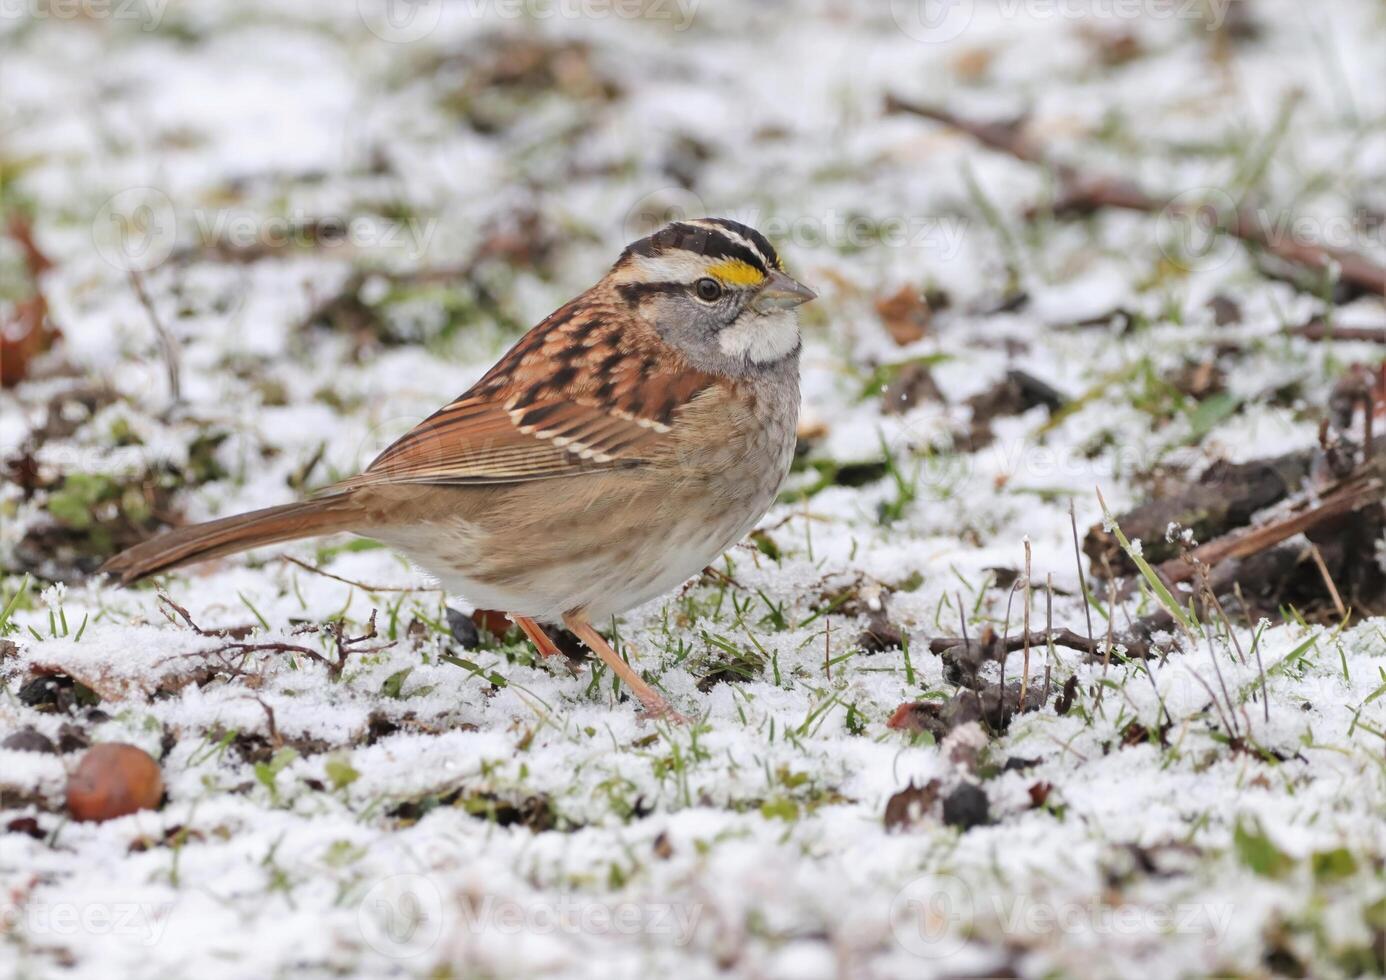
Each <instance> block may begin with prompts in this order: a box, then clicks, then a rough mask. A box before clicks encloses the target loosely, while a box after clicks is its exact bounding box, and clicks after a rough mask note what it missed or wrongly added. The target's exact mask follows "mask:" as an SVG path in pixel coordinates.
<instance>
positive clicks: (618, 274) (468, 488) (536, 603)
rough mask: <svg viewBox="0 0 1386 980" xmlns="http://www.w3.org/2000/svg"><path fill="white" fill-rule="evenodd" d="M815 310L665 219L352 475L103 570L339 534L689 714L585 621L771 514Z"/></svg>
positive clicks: (662, 708)
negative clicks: (408, 564)
mask: <svg viewBox="0 0 1386 980" xmlns="http://www.w3.org/2000/svg"><path fill="white" fill-rule="evenodd" d="M815 298H816V294H815V293H814V291H813V290H812V289H810V288H809V287H808V286H806V285H804V284H803V283H801V282H799V281H798V280H796V279H794V278H792V277H791V276H790V275H789V273H788V272H787V271H786V270H785V267H784V264H783V262H782V261H781V258H780V256H779V254H778V252H777V251H776V250H775V247H774V246H773V245H772V244H771V243H770V241H769V240H768V239H767V238H766V237H765V236H764V235H763V234H761V233H760V232H758V231H756V230H755V229H753V228H751V227H749V226H747V225H745V224H742V223H740V222H738V221H733V220H731V219H728V218H700V219H688V220H680V221H674V222H672V223H670V224H667V225H665V226H664V227H662V228H660V229H659V230H658V231H656V232H654V233H653V234H651V235H649V236H647V237H645V238H642V239H640V240H638V241H636V242H633V243H631V244H630V245H628V246H627V247H626V248H625V249H624V250H623V251H622V252H621V254H620V256H619V258H618V259H617V260H616V262H615V264H614V265H612V266H611V268H610V270H609V271H608V272H607V273H606V275H605V276H603V277H602V278H601V279H600V280H599V281H598V282H597V283H596V284H595V285H594V286H592V287H591V288H590V289H588V290H587V291H586V292H583V293H582V294H580V295H579V296H577V297H576V298H575V299H573V300H571V301H570V302H568V303H567V304H565V305H563V306H562V307H560V308H559V309H558V310H556V311H555V312H553V313H552V314H550V315H549V316H548V317H546V318H545V319H544V320H543V321H541V322H540V323H539V324H538V325H537V326H535V327H533V328H532V329H531V330H530V331H529V332H528V333H526V334H525V335H524V336H523V337H521V339H520V340H519V341H518V342H517V343H516V344H515V346H514V347H513V348H511V349H510V351H509V352H507V353H506V354H505V355H504V356H502V357H501V359H500V360H499V361H497V362H496V364H495V365H494V366H493V367H492V368H491V369H490V370H489V371H487V372H486V374H485V375H483V376H482V378H481V379H480V380H479V381H477V382H476V384H474V385H473V386H472V387H471V388H469V389H468V390H467V391H466V392H464V393H463V394H462V395H460V396H458V397H457V398H456V399H454V400H453V401H451V402H449V403H448V404H447V405H445V406H443V408H441V409H439V410H438V411H437V412H436V413H434V414H433V415H431V416H429V417H428V418H427V419H425V420H423V421H422V422H420V423H419V424H418V425H417V426H415V427H414V428H413V429H411V430H410V431H409V432H407V433H405V435H403V436H402V437H400V438H399V439H398V440H397V441H395V442H394V443H393V444H391V445H390V446H389V447H388V448H386V449H385V450H384V451H383V452H382V453H381V454H380V455H379V456H378V457H376V459H375V460H374V461H373V462H372V463H371V464H370V465H369V466H368V467H366V468H365V469H364V470H363V471H362V472H360V473H359V474H357V475H355V476H352V477H350V478H348V479H345V480H342V481H341V482H338V483H335V484H333V485H331V486H328V487H325V488H323V489H322V490H320V491H318V492H317V493H316V494H314V495H312V496H310V497H309V498H308V499H305V500H303V501H301V502H296V503H289V504H283V505H280V506H275V507H268V508H265V509H263V510H255V511H251V512H249V513H244V514H239V515H236V516H232V517H225V518H222V519H220V520H213V521H209V522H206V523H202V524H195V525H191V526H187V527H181V528H177V529H174V530H171V531H167V532H165V533H163V534H161V535H159V536H157V537H154V538H152V539H150V540H148V541H145V542H142V543H140V544H137V545H135V546H133V547H131V548H128V549H127V550H125V551H122V552H121V553H119V554H118V555H115V556H114V557H112V558H111V559H110V560H108V561H107V562H106V563H105V564H104V565H103V566H102V567H101V569H100V571H102V572H105V573H108V574H110V575H112V576H115V577H117V578H118V579H119V581H120V582H121V583H122V584H129V583H132V582H134V581H136V580H138V579H141V578H144V577H146V576H149V575H154V574H157V573H161V572H165V571H168V570H170V569H174V568H178V567H180V566H183V565H188V564H192V563H195V562H201V561H206V560H208V559H213V558H218V557H222V556H225V555H230V554H234V553H237V552H241V551H246V550H248V549H251V548H258V547H262V546H265V545H273V544H280V543H283V542H287V541H293V540H296V539H300V538H307V537H314V536H318V535H325V534H334V533H338V532H350V533H353V534H357V535H360V536H364V537H369V538H372V539H375V540H377V541H379V542H381V543H383V544H385V545H386V546H388V547H390V548H393V549H394V550H396V551H398V552H401V553H402V554H404V555H405V556H407V557H408V558H409V559H410V560H411V561H412V562H413V563H414V564H415V565H417V566H419V567H420V568H422V569H423V570H424V571H425V572H427V573H429V574H430V575H431V576H433V577H434V578H435V579H436V580H437V581H438V583H439V585H440V586H441V587H442V588H443V589H445V590H446V591H447V592H449V593H453V594H458V595H460V596H462V597H463V598H464V599H466V600H468V601H470V602H471V603H473V604H475V606H476V607H477V608H486V609H497V610H503V611H505V612H506V613H507V614H508V615H509V617H510V618H511V620H513V621H514V622H515V623H516V624H517V625H518V626H519V627H520V629H521V630H523V632H524V634H525V635H526V636H527V637H528V638H529V640H530V641H531V642H532V643H533V644H534V646H535V647H536V648H537V650H538V651H539V652H540V653H541V654H542V655H544V656H551V655H553V654H555V653H557V652H558V647H557V646H556V645H555V643H554V642H553V640H552V639H551V638H550V637H549V635H548V634H547V633H546V632H545V626H546V625H559V624H561V625H563V626H566V627H567V628H568V629H569V630H571V631H572V632H573V633H574V634H576V635H577V637H578V638H579V639H580V640H581V641H582V642H583V643H584V644H585V645H586V646H587V647H589V648H590V649H591V650H592V652H593V653H595V654H596V655H597V657H598V658H599V659H600V660H601V661H602V662H603V663H605V664H606V665H607V666H608V667H609V668H610V669H611V670H612V672H613V673H615V675H616V676H617V677H619V678H620V680H621V681H622V682H623V683H624V684H625V685H626V687H627V688H628V689H629V690H630V691H631V692H632V693H633V694H634V695H635V696H636V697H637V698H638V699H639V701H640V702H641V704H642V706H643V714H644V715H645V716H647V717H651V718H655V719H666V720H673V721H680V722H682V721H687V719H686V718H685V717H684V716H683V715H681V714H680V713H679V712H678V711H676V710H675V709H674V708H673V706H672V705H671V704H670V703H669V702H668V700H667V699H666V698H664V696H663V695H662V694H660V693H659V692H658V691H656V690H654V688H652V687H651V686H650V685H649V684H647V683H646V682H645V680H644V679H643V678H641V677H640V675H639V674H638V673H637V672H636V671H635V670H634V669H632V668H631V666H630V665H629V664H628V663H627V662H626V661H625V660H624V659H622V657H621V656H620V655H619V654H618V653H616V651H615V650H613V649H612V647H611V645H610V644H609V643H607V641H606V640H605V638H604V637H603V636H602V634H601V633H600V632H599V631H598V630H597V628H596V626H595V625H594V624H595V623H603V622H605V621H607V620H608V619H610V618H611V617H614V616H618V615H620V614H622V613H624V612H627V611H628V610H631V609H634V608H635V607H637V606H639V605H642V604H643V603H645V602H648V601H650V600H653V599H654V598H656V597H658V596H660V595H663V594H665V593H667V592H670V591H672V590H673V589H675V588H676V587H678V586H679V585H681V584H682V583H684V582H685V581H687V580H688V579H690V578H692V577H693V576H695V575H697V574H699V573H700V572H701V571H702V569H704V568H705V567H707V566H708V564H710V563H711V562H713V561H715V560H716V559H717V557H718V556H720V555H721V554H723V553H724V552H725V551H726V550H727V549H728V548H730V547H731V546H733V545H734V544H736V543H737V542H738V541H739V540H741V538H742V537H744V536H745V535H746V534H747V533H748V532H750V531H751V530H752V529H753V528H754V527H755V525H756V524H757V523H758V522H759V521H760V519H761V518H762V517H763V516H764V515H765V513H766V512H767V511H768V510H769V508H770V507H771V505H772V504H773V503H774V502H775V499H776V497H777V495H778V492H779V488H780V485H781V483H782V482H783V481H784V479H785V477H786V475H787V474H788V472H789V468H790V464H791V462H792V461H793V457H794V448H795V441H796V431H797V427H798V426H797V423H798V414H799V404H800V395H799V359H800V352H801V350H802V339H801V336H800V329H799V322H798V308H799V307H800V306H802V305H803V304H804V303H807V302H809V301H811V300H813V299H815Z"/></svg>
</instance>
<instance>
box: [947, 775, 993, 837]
mask: <svg viewBox="0 0 1386 980" xmlns="http://www.w3.org/2000/svg"><path fill="white" fill-rule="evenodd" d="M943 822H944V823H946V824H947V825H948V826H950V827H957V828H959V829H961V830H971V829H972V828H973V827H981V826H984V825H986V824H989V823H991V810H990V806H989V804H988V802H987V793H986V790H984V789H982V787H980V786H978V785H976V784H975V783H967V782H964V783H959V784H958V788H957V789H955V790H953V792H951V793H949V794H948V796H947V797H946V798H945V799H944V801H943Z"/></svg>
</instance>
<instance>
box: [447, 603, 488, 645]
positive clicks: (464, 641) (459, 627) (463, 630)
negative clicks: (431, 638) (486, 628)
mask: <svg viewBox="0 0 1386 980" xmlns="http://www.w3.org/2000/svg"><path fill="white" fill-rule="evenodd" d="M447 617H448V630H449V632H451V633H452V638H453V639H454V640H456V641H457V644H458V646H460V647H462V649H464V650H475V649H476V648H477V647H479V646H481V635H480V634H479V633H477V629H476V623H474V622H472V617H470V616H468V615H467V614H466V613H462V612H458V611H457V610H456V609H452V608H449V609H448V611H447Z"/></svg>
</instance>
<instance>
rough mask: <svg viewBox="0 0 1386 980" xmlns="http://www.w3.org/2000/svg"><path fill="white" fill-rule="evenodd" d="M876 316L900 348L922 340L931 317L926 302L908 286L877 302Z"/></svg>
mask: <svg viewBox="0 0 1386 980" xmlns="http://www.w3.org/2000/svg"><path fill="white" fill-rule="evenodd" d="M876 314H877V316H879V317H880V318H881V323H883V324H884V325H885V328H886V330H887V331H889V333H890V336H891V337H892V338H893V339H894V341H895V342H896V343H897V344H899V345H900V346H901V347H906V346H908V345H909V344H912V343H914V342H915V341H916V340H920V339H921V338H923V336H924V335H925V334H926V333H928V332H929V321H930V319H931V318H932V317H933V311H932V310H931V309H930V308H929V304H928V302H927V301H926V300H925V299H924V297H923V296H921V295H920V294H919V292H918V290H915V289H913V288H911V287H910V286H901V287H900V291H899V292H897V293H895V294H894V295H892V296H887V297H886V298H885V299H879V300H877V301H876Z"/></svg>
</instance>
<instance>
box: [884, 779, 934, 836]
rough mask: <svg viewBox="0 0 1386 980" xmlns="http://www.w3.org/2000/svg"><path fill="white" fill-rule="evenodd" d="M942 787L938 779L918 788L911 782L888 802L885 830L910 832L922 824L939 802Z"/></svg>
mask: <svg viewBox="0 0 1386 980" xmlns="http://www.w3.org/2000/svg"><path fill="white" fill-rule="evenodd" d="M941 786H942V784H941V783H939V781H938V780H937V779H931V780H929V781H928V782H927V783H925V784H924V785H923V786H916V785H914V782H913V781H911V782H910V784H909V785H908V786H906V787H905V788H904V789H902V790H900V792H898V793H896V794H895V795H894V796H892V797H891V798H890V799H889V800H888V801H887V802H886V808H885V829H886V830H908V829H909V828H910V827H914V826H917V825H918V824H919V823H921V822H922V821H923V820H924V818H925V817H927V816H929V812H930V811H931V810H932V809H933V808H934V804H935V803H937V802H938V793H939V789H940V788H941Z"/></svg>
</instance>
